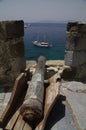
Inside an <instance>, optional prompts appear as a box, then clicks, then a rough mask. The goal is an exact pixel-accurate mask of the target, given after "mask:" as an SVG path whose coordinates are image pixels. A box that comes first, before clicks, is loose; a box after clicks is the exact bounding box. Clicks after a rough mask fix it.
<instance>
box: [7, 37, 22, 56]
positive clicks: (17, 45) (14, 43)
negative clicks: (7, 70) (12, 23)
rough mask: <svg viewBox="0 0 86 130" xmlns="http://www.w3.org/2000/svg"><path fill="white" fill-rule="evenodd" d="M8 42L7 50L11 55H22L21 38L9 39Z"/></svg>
mask: <svg viewBox="0 0 86 130" xmlns="http://www.w3.org/2000/svg"><path fill="white" fill-rule="evenodd" d="M8 42H9V52H10V55H11V57H14V58H16V57H23V56H24V41H23V39H22V38H19V39H17V40H11V41H8Z"/></svg>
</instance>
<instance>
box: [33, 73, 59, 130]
mask: <svg viewBox="0 0 86 130" xmlns="http://www.w3.org/2000/svg"><path fill="white" fill-rule="evenodd" d="M58 79H59V75H58V73H57V74H55V75H54V76H53V77H51V78H50V79H49V81H50V85H49V86H48V87H47V88H46V93H45V104H44V118H43V120H42V121H41V122H40V123H39V124H38V126H37V127H36V129H35V130H44V128H45V124H46V121H47V118H48V116H49V114H50V112H51V110H52V108H53V106H54V104H55V102H56V101H57V99H58V97H59V94H60V85H61V82H60V79H59V81H58Z"/></svg>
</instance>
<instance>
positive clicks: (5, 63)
mask: <svg viewBox="0 0 86 130" xmlns="http://www.w3.org/2000/svg"><path fill="white" fill-rule="evenodd" d="M23 25H24V22H23V21H2V22H0V82H8V81H9V82H11V81H12V82H13V81H14V80H15V78H16V77H17V76H18V74H19V73H20V72H22V71H23V70H24V69H25V66H26V61H25V59H24V41H23V37H22V36H23V35H24V26H23Z"/></svg>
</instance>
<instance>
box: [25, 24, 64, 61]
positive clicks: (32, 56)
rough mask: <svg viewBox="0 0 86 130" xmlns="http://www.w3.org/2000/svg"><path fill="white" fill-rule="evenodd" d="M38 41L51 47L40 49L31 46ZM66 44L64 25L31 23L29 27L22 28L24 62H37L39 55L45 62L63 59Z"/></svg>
mask: <svg viewBox="0 0 86 130" xmlns="http://www.w3.org/2000/svg"><path fill="white" fill-rule="evenodd" d="M38 36H39V40H40V41H43V40H45V41H46V42H49V44H52V47H49V48H44V47H43V48H42V47H37V46H35V45H33V43H32V42H33V41H35V40H37V37H38ZM65 43H66V24H65V23H31V26H29V27H28V28H24V46H25V58H26V60H37V59H38V57H39V56H40V55H43V56H45V57H46V59H47V60H59V59H60V60H62V59H64V50H65Z"/></svg>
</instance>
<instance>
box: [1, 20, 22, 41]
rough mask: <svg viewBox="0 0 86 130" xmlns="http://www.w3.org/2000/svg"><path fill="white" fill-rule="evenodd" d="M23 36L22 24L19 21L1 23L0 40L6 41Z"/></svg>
mask: <svg viewBox="0 0 86 130" xmlns="http://www.w3.org/2000/svg"><path fill="white" fill-rule="evenodd" d="M22 36H24V22H23V21H22V20H20V21H1V22H0V40H8V39H13V38H18V37H22Z"/></svg>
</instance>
